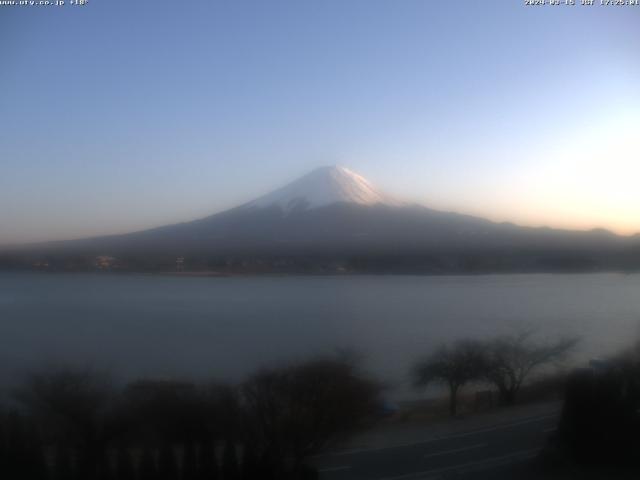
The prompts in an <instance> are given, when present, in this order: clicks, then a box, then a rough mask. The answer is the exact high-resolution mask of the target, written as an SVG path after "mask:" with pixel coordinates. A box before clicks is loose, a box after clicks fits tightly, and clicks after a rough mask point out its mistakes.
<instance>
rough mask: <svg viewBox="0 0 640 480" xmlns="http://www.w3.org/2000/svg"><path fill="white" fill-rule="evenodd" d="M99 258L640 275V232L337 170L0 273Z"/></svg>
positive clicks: (261, 269)
mask: <svg viewBox="0 0 640 480" xmlns="http://www.w3.org/2000/svg"><path fill="white" fill-rule="evenodd" d="M96 259H98V260H96ZM96 265H100V266H101V267H99V268H102V266H105V265H106V267H105V268H117V269H120V270H130V271H175V270H179V271H183V270H187V271H205V272H206V271H216V272H223V273H271V272H284V273H287V272H294V273H342V272H371V273H488V272H531V271H536V272H545V271H602V270H624V271H636V270H640V237H639V236H633V237H623V236H618V235H615V234H613V233H611V232H608V231H606V230H602V229H594V230H591V231H588V232H584V231H571V230H559V229H552V228H531V227H521V226H517V225H514V224H512V223H495V222H491V221H489V220H485V219H482V218H478V217H473V216H469V215H461V214H456V213H448V212H441V211H437V210H432V209H430V208H427V207H425V206H421V205H417V204H410V203H406V202H402V201H400V200H398V199H395V198H394V197H392V196H390V195H388V194H386V193H385V192H383V191H382V190H380V189H379V188H378V187H376V186H374V185H373V184H372V183H371V182H369V181H368V180H367V179H366V178H364V177H363V176H361V175H359V174H357V173H355V172H353V171H351V170H349V169H348V168H345V167H340V166H330V167H321V168H318V169H316V170H313V171H312V172H310V173H309V174H307V175H305V176H303V177H301V178H299V179H297V180H295V181H293V182H291V183H289V184H287V185H285V186H283V187H281V188H279V189H277V190H275V191H273V192H271V193H268V194H266V195H263V196H261V197H258V198H256V199H255V200H252V201H249V202H248V203H245V204H243V205H240V206H238V207H235V208H232V209H230V210H227V211H224V212H221V213H217V214H214V215H211V216H208V217H206V218H202V219H199V220H195V221H191V222H186V223H180V224H175V225H167V226H164V227H160V228H154V229H150V230H145V231H140V232H134V233H130V234H125V235H111V236H104V237H96V238H89V239H84V240H73V241H65V242H55V243H47V244H40V245H31V246H23V247H20V248H15V249H13V250H5V251H4V253H2V252H0V268H3V267H4V268H47V269H61V270H73V271H78V270H91V269H94V268H97V267H96ZM43 266H44V267H43Z"/></svg>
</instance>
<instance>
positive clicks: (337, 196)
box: [245, 166, 403, 212]
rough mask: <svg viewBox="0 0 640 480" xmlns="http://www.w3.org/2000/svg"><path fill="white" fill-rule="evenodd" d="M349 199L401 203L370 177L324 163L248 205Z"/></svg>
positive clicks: (312, 204) (304, 205)
mask: <svg viewBox="0 0 640 480" xmlns="http://www.w3.org/2000/svg"><path fill="white" fill-rule="evenodd" d="M339 202H346V203H356V204H359V205H377V204H383V205H390V206H400V205H403V202H400V201H398V200H396V199H394V198H393V197H391V196H389V195H387V194H385V193H384V192H382V191H380V190H379V189H378V188H376V187H375V186H374V185H372V184H371V183H370V182H369V181H368V180H367V179H365V178H364V177H362V176H361V175H358V174H357V173H355V172H352V171H351V170H349V169H348V168H345V167H340V166H331V167H321V168H318V169H316V170H314V171H312V172H311V173H309V174H307V175H305V176H304V177H301V178H300V179H298V180H296V181H294V182H292V183H289V184H288V185H285V186H284V187H282V188H279V189H278V190H275V191H273V192H271V193H268V194H266V195H264V196H262V197H259V198H257V199H256V200H254V201H252V202H249V203H248V204H246V205H245V207H250V208H251V207H253V208H267V207H274V206H276V207H280V208H281V209H282V210H284V211H285V212H290V211H292V210H297V209H302V210H306V209H311V208H318V207H324V206H327V205H331V204H334V203H339Z"/></svg>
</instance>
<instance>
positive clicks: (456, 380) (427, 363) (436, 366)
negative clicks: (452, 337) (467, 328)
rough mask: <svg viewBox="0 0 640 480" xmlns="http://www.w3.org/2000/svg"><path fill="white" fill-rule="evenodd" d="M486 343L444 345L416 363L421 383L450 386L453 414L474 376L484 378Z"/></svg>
mask: <svg viewBox="0 0 640 480" xmlns="http://www.w3.org/2000/svg"><path fill="white" fill-rule="evenodd" d="M485 362H486V357H485V355H484V347H483V345H482V344H481V343H480V342H475V341H471V340H462V341H458V342H456V343H454V344H453V345H442V346H441V347H439V348H438V349H437V350H436V351H435V352H434V353H432V354H431V355H429V356H428V357H427V358H425V359H424V360H421V361H419V362H418V363H416V365H415V366H414V372H413V373H414V380H415V384H416V385H417V386H422V387H426V386H427V385H429V384H431V383H434V382H437V383H442V384H445V385H446V386H447V387H449V414H450V415H451V416H455V415H456V413H457V410H458V391H459V390H460V388H461V387H462V386H463V385H465V384H466V383H469V382H471V381H474V380H479V379H481V378H482V376H483V374H484V372H485V368H486V363H485Z"/></svg>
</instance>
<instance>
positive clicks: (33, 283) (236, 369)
mask: <svg viewBox="0 0 640 480" xmlns="http://www.w3.org/2000/svg"><path fill="white" fill-rule="evenodd" d="M639 294H640V275H623V274H588V275H587V274H582V275H568V274H567V275H550V274H538V275H487V276H300V277H259V276H258V277H229V278H210V277H209V278H199V277H180V278H177V277H171V276H152V275H110V274H30V273H21V274H14V273H2V274H0V376H1V378H2V380H3V381H4V382H10V381H11V380H12V379H13V378H15V375H19V374H22V373H23V372H24V371H25V370H28V369H32V368H38V369H39V368H43V367H45V366H47V365H52V364H60V365H66V364H71V365H76V366H77V365H87V366H91V367H95V368H99V369H109V370H111V371H113V372H114V373H115V375H116V377H118V378H122V379H129V378H133V377H145V376H152V377H160V376H161V377H175V376H179V377H187V378H195V379H203V378H219V379H225V380H239V379H241V378H242V377H243V376H244V375H246V374H248V373H250V372H252V371H254V370H255V369H256V368H259V367H261V366H272V365H277V364H280V363H282V362H286V361H290V360H292V359H293V360H296V359H300V360H302V359H305V358H308V357H309V356H311V355H314V354H326V353H332V352H333V351H334V350H335V349H349V350H355V351H356V352H358V353H360V354H361V355H362V358H363V365H364V366H365V367H366V368H367V369H368V370H369V371H370V372H372V373H373V374H375V375H376V376H378V377H380V378H381V379H383V380H385V381H387V382H388V383H389V384H390V385H391V386H392V387H393V388H394V389H395V391H396V392H405V393H406V392H408V391H409V389H408V369H409V366H410V365H411V363H412V362H413V361H414V360H415V359H416V358H417V357H419V356H420V355H421V354H425V353H429V351H430V350H431V349H433V348H434V347H435V346H436V345H437V344H439V343H441V342H443V341H448V340H452V339H456V338H460V337H473V338H484V337H489V336H493V335H495V334H499V333H517V331H519V330H520V329H523V328H534V329H536V330H537V332H538V335H539V336H540V337H542V338H556V337H558V336H560V335H579V336H580V337H581V339H582V340H581V343H580V345H579V348H578V351H577V352H576V353H575V354H574V355H573V357H572V358H573V362H574V363H580V362H582V361H585V360H586V359H588V358H589V357H592V356H602V355H606V354H608V353H611V352H615V351H617V350H618V349H621V348H624V347H626V346H628V345H630V344H631V343H632V342H634V341H635V340H636V339H638V338H639V337H640V335H639V333H640V295H639Z"/></svg>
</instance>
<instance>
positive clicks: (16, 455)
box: [0, 412, 47, 480]
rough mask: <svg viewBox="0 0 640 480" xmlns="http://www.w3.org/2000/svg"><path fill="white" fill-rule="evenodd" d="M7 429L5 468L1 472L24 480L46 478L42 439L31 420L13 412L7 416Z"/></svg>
mask: <svg viewBox="0 0 640 480" xmlns="http://www.w3.org/2000/svg"><path fill="white" fill-rule="evenodd" d="M5 430H6V433H5V435H6V440H5V442H6V443H5V470H4V471H3V472H0V474H4V475H6V477H7V478H20V479H24V480H42V479H44V478H46V476H47V475H46V474H47V472H46V465H45V462H44V452H43V449H42V441H41V439H40V437H39V435H38V432H37V430H36V428H35V425H33V423H32V422H31V420H30V419H28V418H26V417H25V416H24V415H21V414H18V413H16V412H13V413H11V414H9V415H8V416H7V417H6V426H5Z"/></svg>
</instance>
